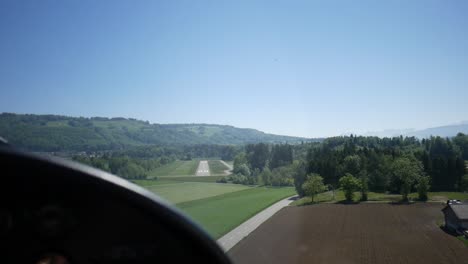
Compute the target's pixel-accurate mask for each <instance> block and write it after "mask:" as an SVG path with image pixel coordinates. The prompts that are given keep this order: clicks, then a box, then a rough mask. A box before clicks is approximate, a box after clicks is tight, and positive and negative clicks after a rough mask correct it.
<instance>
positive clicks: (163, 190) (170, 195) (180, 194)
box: [144, 181, 251, 204]
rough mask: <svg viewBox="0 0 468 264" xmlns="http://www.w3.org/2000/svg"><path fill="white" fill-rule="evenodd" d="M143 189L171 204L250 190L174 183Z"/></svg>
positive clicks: (227, 185)
mask: <svg viewBox="0 0 468 264" xmlns="http://www.w3.org/2000/svg"><path fill="white" fill-rule="evenodd" d="M144 187H145V188H146V189H148V190H150V191H152V192H154V193H155V194H157V195H159V196H161V197H163V198H164V199H166V200H168V201H169V202H171V203H173V204H177V203H181V202H187V201H192V200H198V199H203V198H207V197H212V196H217V195H221V194H225V193H230V192H236V191H240V190H245V189H249V188H251V187H248V186H245V185H239V184H222V183H204V182H176V181H172V182H170V183H165V184H155V185H146V186H144Z"/></svg>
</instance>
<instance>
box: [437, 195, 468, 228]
mask: <svg viewBox="0 0 468 264" xmlns="http://www.w3.org/2000/svg"><path fill="white" fill-rule="evenodd" d="M442 212H443V213H444V216H445V226H446V227H448V228H450V229H453V230H455V231H461V230H466V229H468V203H467V202H460V201H458V200H449V201H447V206H445V207H444V209H442Z"/></svg>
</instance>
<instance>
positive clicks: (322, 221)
mask: <svg viewBox="0 0 468 264" xmlns="http://www.w3.org/2000/svg"><path fill="white" fill-rule="evenodd" d="M441 209H442V205H440V204H414V205H390V204H359V205H340V204H320V205H313V206H303V207H287V208H284V209H282V210H281V211H279V212H278V213H277V214H276V215H274V216H273V217H272V218H270V219H269V220H267V221H266V222H265V223H264V224H262V225H261V226H260V227H258V228H257V229H256V230H255V231H254V232H252V233H251V234H250V235H249V236H248V237H247V238H246V239H244V240H242V241H241V242H240V243H238V244H237V245H236V246H235V247H234V248H232V249H231V250H230V251H229V255H230V256H231V257H232V259H233V260H234V263H388V264H390V263H392V264H393V263H426V264H427V263H468V248H466V247H465V245H464V244H463V243H462V242H460V241H459V240H457V239H456V238H455V237H452V236H450V235H448V234H446V233H445V232H444V231H442V230H441V229H440V228H439V227H438V226H437V225H436V222H437V221H438V220H439V221H440V220H442V219H443V216H442V214H441V212H440V210H441Z"/></svg>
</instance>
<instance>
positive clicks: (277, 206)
mask: <svg viewBox="0 0 468 264" xmlns="http://www.w3.org/2000/svg"><path fill="white" fill-rule="evenodd" d="M295 197H297V195H293V196H290V197H287V198H284V199H282V200H280V201H278V202H276V203H274V204H272V205H270V206H269V207H267V208H266V209H263V210H262V211H260V212H259V213H257V214H256V215H254V216H253V217H251V218H249V219H248V220H246V221H245V222H243V223H242V224H240V225H239V226H238V227H236V228H234V229H233V230H231V231H230V232H228V233H227V234H225V235H224V236H222V237H221V238H219V239H218V240H217V242H218V245H219V246H220V247H221V248H222V249H223V250H224V251H225V252H228V251H229V250H230V249H231V248H232V247H234V246H235V245H236V244H237V243H239V242H240V241H241V240H242V239H244V238H245V237H246V236H248V235H249V234H250V233H252V232H253V231H254V230H255V229H257V227H259V226H260V225H261V224H263V223H264V222H265V221H266V220H268V219H269V218H270V217H272V216H273V215H274V214H276V213H277V212H278V211H279V210H281V209H283V207H285V206H288V205H289V204H290V203H292V202H293V201H294V198H295Z"/></svg>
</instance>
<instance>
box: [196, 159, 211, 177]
mask: <svg viewBox="0 0 468 264" xmlns="http://www.w3.org/2000/svg"><path fill="white" fill-rule="evenodd" d="M195 176H210V166H208V161H206V160H201V161H200V163H198V169H197V173H196V174H195Z"/></svg>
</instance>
